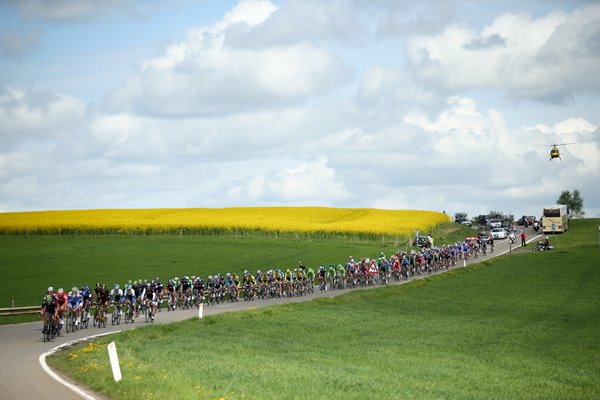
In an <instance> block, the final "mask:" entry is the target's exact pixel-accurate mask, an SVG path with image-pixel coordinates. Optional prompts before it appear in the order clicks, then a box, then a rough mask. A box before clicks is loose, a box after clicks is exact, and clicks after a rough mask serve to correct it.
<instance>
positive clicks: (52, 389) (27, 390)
mask: <svg viewBox="0 0 600 400" xmlns="http://www.w3.org/2000/svg"><path fill="white" fill-rule="evenodd" d="M525 232H526V234H527V240H528V241H530V240H531V241H534V240H537V237H538V236H541V235H539V234H537V233H535V232H534V231H533V230H532V229H531V228H529V229H526V230H525ZM518 233H519V234H520V231H519V232H518ZM495 243H496V245H495V250H494V253H493V254H492V253H489V252H488V254H487V256H485V257H483V256H480V257H479V258H477V259H475V258H472V259H471V260H469V262H468V263H467V264H471V263H474V262H479V261H484V260H488V259H490V258H492V257H496V256H499V255H502V254H508V252H509V247H510V245H509V241H508V239H505V240H497V241H496V242H495ZM519 243H520V238H517V244H519ZM531 247H532V245H531V244H530V245H529V246H528V248H531ZM512 249H513V250H514V251H522V249H520V248H519V246H515V245H513V246H512ZM462 266H463V265H462V264H459V265H457V267H462ZM426 277H427V275H424V276H417V277H416V278H414V279H424V278H426ZM414 279H410V280H408V281H401V283H404V282H410V281H411V280H414ZM401 283H400V284H401ZM357 290H360V289H357ZM347 291H348V290H340V291H327V292H323V293H319V292H317V293H314V294H311V295H307V296H303V297H292V298H284V299H277V300H275V299H273V300H256V301H253V302H244V301H241V302H238V303H233V304H231V303H226V304H221V305H217V306H207V307H204V315H211V314H218V313H224V312H234V311H239V310H243V309H246V308H250V307H255V308H257V307H265V306H270V305H273V304H280V303H287V302H300V301H307V300H311V299H315V298H318V297H333V296H336V295H339V294H342V293H345V292H347ZM197 315H198V311H197V310H188V311H181V310H177V311H174V312H166V311H163V312H161V313H160V314H158V315H157V316H156V322H154V323H157V324H164V323H170V322H175V321H180V320H184V319H188V318H194V317H197ZM145 324H146V323H145V322H144V321H143V319H142V320H138V321H136V322H135V324H124V323H121V324H120V325H118V326H114V327H113V326H111V325H110V321H109V324H108V325H107V327H106V328H102V329H99V328H95V327H93V326H90V328H89V329H84V330H80V331H77V332H75V333H69V334H64V333H63V336H61V337H58V338H56V339H55V340H53V341H52V342H49V343H44V342H43V340H42V333H41V330H42V323H41V322H31V323H25V324H17V325H3V326H0V360H1V361H2V368H1V369H0V399H7V400H8V399H41V398H60V399H63V400H66V399H81V398H85V397H83V396H82V395H80V394H77V393H75V392H74V391H73V390H72V389H70V388H67V387H66V386H64V385H62V384H60V383H58V382H57V381H56V380H54V379H53V378H51V377H50V375H49V374H48V373H46V372H45V371H44V370H43V368H42V366H41V365H40V362H39V357H40V355H41V354H42V353H45V352H47V351H49V350H51V349H53V348H55V347H56V346H59V345H61V344H64V343H67V342H69V341H71V340H75V339H83V338H85V337H88V336H91V335H96V334H101V333H107V332H114V331H117V330H124V329H133V328H135V327H137V326H141V325H145ZM107 362H108V357H107ZM71 383H72V384H74V385H76V384H75V383H73V382H71ZM76 386H77V387H78V388H79V389H80V390H82V391H83V392H84V393H87V396H89V397H87V398H97V399H102V397H101V396H99V395H97V394H95V393H92V392H90V391H88V390H87V389H86V388H84V387H82V386H79V385H76Z"/></svg>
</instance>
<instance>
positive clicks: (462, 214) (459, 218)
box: [454, 211, 469, 224]
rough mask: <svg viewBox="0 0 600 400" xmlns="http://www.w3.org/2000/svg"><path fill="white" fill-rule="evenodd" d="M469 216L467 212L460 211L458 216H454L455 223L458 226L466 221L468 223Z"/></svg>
mask: <svg viewBox="0 0 600 400" xmlns="http://www.w3.org/2000/svg"><path fill="white" fill-rule="evenodd" d="M468 219H469V218H468V215H467V213H466V212H463V211H459V212H457V213H456V214H454V222H456V223H457V224H462V223H463V222H464V221H467V220H468Z"/></svg>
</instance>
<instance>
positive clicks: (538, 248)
mask: <svg viewBox="0 0 600 400" xmlns="http://www.w3.org/2000/svg"><path fill="white" fill-rule="evenodd" d="M549 250H554V246H552V245H551V244H549V245H545V244H544V243H543V242H537V244H536V245H535V247H534V248H533V250H532V251H549Z"/></svg>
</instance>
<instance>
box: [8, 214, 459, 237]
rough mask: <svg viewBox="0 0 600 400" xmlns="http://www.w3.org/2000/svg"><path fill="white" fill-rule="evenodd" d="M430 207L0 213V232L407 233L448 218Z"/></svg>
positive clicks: (397, 234) (423, 229)
mask: <svg viewBox="0 0 600 400" xmlns="http://www.w3.org/2000/svg"><path fill="white" fill-rule="evenodd" d="M448 221H449V218H448V216H447V215H446V214H443V213H438V212H433V211H414V210H377V209H368V208H327V207H240V208H180V209H168V208H159V209H106V210H74V211H38V212H14V213H0V232H3V233H8V234H11V233H30V234H59V233H65V234H66V233H81V234H85V233H98V234H114V233H117V234H124V233H145V234H160V233H195V234H213V233H214V234H219V233H227V232H236V233H237V232H240V233H243V232H277V233H283V234H286V233H300V234H309V235H312V234H319V233H320V234H334V235H359V236H364V237H374V236H380V235H383V236H396V237H397V236H408V235H410V234H412V233H413V232H414V230H416V229H419V230H421V231H425V230H427V229H430V228H432V227H434V226H436V225H438V224H440V223H443V222H448Z"/></svg>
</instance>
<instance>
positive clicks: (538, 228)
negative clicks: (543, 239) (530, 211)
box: [533, 221, 540, 232]
mask: <svg viewBox="0 0 600 400" xmlns="http://www.w3.org/2000/svg"><path fill="white" fill-rule="evenodd" d="M533 230H534V231H536V232H537V231H539V230H540V223H539V222H537V221H535V222H534V223H533Z"/></svg>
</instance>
